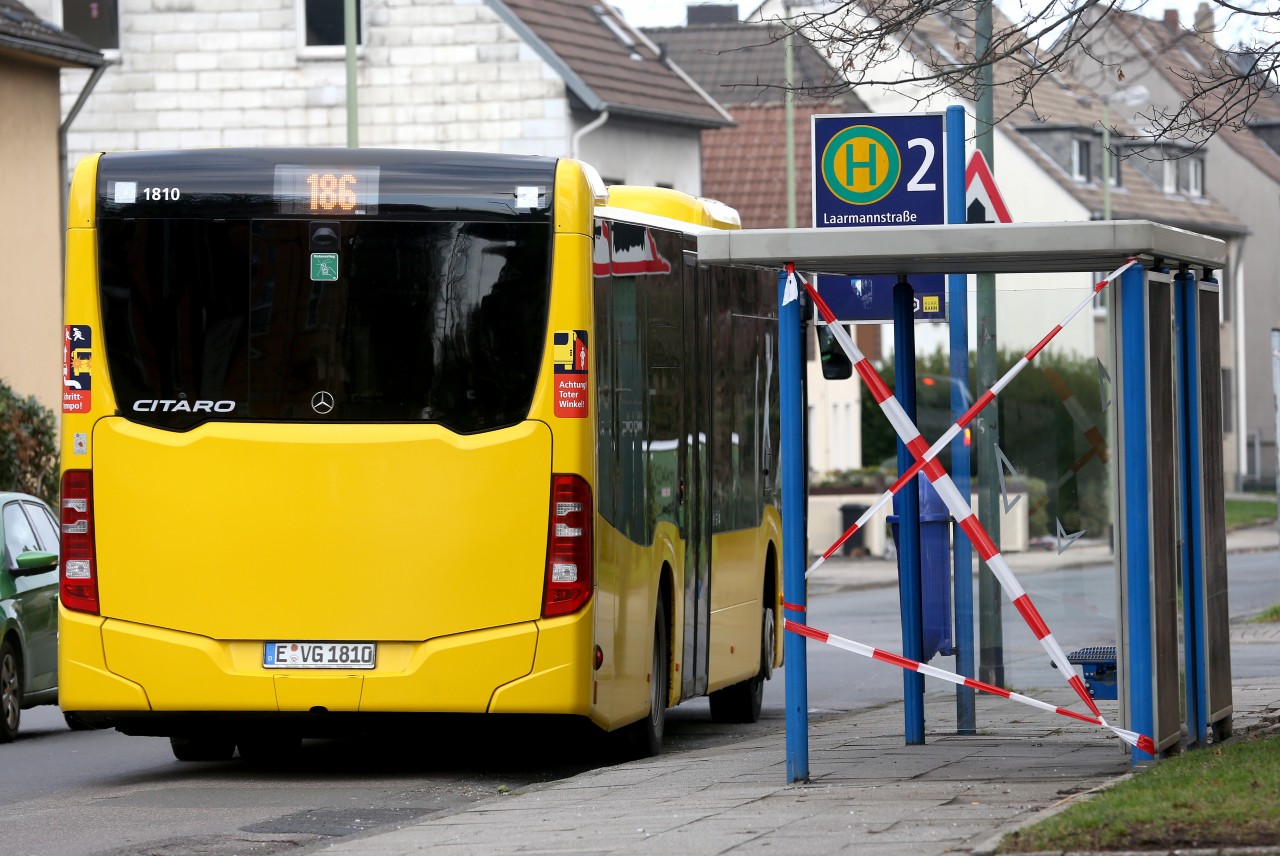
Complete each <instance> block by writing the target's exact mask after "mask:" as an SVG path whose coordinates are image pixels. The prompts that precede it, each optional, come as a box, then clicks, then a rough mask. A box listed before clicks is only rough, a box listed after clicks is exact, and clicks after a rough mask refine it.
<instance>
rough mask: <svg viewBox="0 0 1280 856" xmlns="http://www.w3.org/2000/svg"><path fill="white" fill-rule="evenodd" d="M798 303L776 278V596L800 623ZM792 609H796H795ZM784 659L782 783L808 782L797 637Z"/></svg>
mask: <svg viewBox="0 0 1280 856" xmlns="http://www.w3.org/2000/svg"><path fill="white" fill-rule="evenodd" d="M800 334H801V317H800V299H799V297H798V296H797V295H789V294H787V274H786V272H785V271H784V272H783V273H780V274H779V275H778V352H779V353H778V383H779V385H780V386H781V393H782V402H781V407H782V413H781V414H780V416H781V422H782V425H781V428H782V436H781V438H780V443H781V445H782V452H781V455H780V457H781V461H780V462H779V463H780V465H781V467H782V470H781V472H782V596H783V599H784V600H785V601H786V608H785V610H784V615H785V616H786V617H787V618H790V619H791V620H792V621H799V622H804V621H805V614H804V609H805V582H804V571H805V526H804V519H805V503H806V501H807V497H806V496H805V491H804V402H803V401H802V400H801V395H800V373H801V372H802V371H804V360H803V342H802V340H801V338H800ZM796 607H798V609H797V608H796ZM782 653H783V656H784V657H785V658H786V667H785V668H784V669H783V674H784V675H785V680H784V683H785V687H784V689H785V691H786V708H787V782H789V783H790V782H806V781H808V780H809V672H808V664H807V662H806V661H807V653H808V652H807V651H806V650H805V640H804V637H803V636H799V635H797V634H795V633H786V634H784V635H783V642H782Z"/></svg>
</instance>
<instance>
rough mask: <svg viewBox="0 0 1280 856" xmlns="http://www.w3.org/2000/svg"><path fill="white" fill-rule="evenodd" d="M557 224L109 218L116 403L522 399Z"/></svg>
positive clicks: (261, 412) (484, 413)
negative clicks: (552, 228) (552, 229)
mask: <svg viewBox="0 0 1280 856" xmlns="http://www.w3.org/2000/svg"><path fill="white" fill-rule="evenodd" d="M550 232H551V230H550V226H549V224H542V223H505V222H496V223H495V222H488V223H477V222H444V223H440V222H399V221H386V220H378V221H356V222H352V221H336V220H335V221H314V220H313V221H307V220H252V221H250V220H217V219H181V218H175V219H111V218H104V219H102V220H100V221H99V247H100V250H99V253H100V259H101V287H102V293H101V296H102V311H103V325H104V330H103V335H104V340H105V341H104V344H105V350H106V358H107V368H108V371H109V372H110V376H111V382H112V385H113V387H114V389H115V394H116V398H117V401H118V402H119V407H120V411H121V413H122V415H124V416H126V417H127V418H129V419H131V420H133V421H135V422H139V423H142V424H146V425H152V426H155V427H158V428H169V429H174V430H184V429H187V428H190V427H192V426H194V425H197V424H199V423H201V422H204V421H207V420H210V419H220V420H253V421H306V422H334V421H341V422H438V423H441V424H443V425H445V426H447V427H449V428H450V429H452V430H454V431H457V432H459V433H474V432H478V431H486V430H492V429H495V428H500V427H504V426H507V425H512V424H515V423H517V422H519V421H521V420H522V419H524V418H525V416H526V415H527V413H528V410H529V405H530V403H531V401H532V399H533V392H534V385H535V384H536V382H537V378H538V372H539V365H540V362H541V359H542V349H543V344H544V342H545V340H546V336H545V333H546V323H547V311H548V300H549V294H550V248H551V233H550Z"/></svg>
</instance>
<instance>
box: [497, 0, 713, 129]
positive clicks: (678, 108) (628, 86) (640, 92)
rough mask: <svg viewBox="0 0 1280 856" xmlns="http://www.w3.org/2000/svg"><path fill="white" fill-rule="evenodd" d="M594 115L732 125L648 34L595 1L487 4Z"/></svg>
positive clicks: (536, 0) (508, 0)
mask: <svg viewBox="0 0 1280 856" xmlns="http://www.w3.org/2000/svg"><path fill="white" fill-rule="evenodd" d="M488 2H489V4H490V6H491V7H492V8H493V9H494V10H495V11H497V12H498V14H499V16H501V17H502V18H503V19H504V20H505V21H506V22H507V23H508V24H510V25H511V26H512V27H513V28H515V29H516V31H517V32H518V33H519V34H520V35H521V37H522V38H524V39H525V40H526V41H527V42H528V43H529V44H530V46H531V47H532V48H533V49H534V50H535V51H537V52H538V53H539V54H541V56H542V58H543V59H544V60H545V61H546V62H548V63H549V64H550V65H551V66H552V67H553V68H555V69H556V70H557V71H558V72H560V74H561V76H562V77H564V79H565V83H566V85H567V86H568V88H569V91H570V92H571V93H573V95H574V96H575V97H576V98H578V99H579V100H580V101H581V102H582V104H583V105H584V106H585V107H586V108H587V109H589V110H596V111H600V110H608V111H609V112H610V113H612V114H618V115H631V116H638V117H643V118H650V119H652V118H658V119H662V120H665V121H669V122H678V123H681V124H686V125H692V126H694V127H700V128H716V127H723V126H725V125H730V124H732V120H731V119H730V118H729V116H728V114H727V113H725V112H724V111H723V110H722V109H721V108H720V106H719V105H718V104H717V103H716V102H715V101H714V100H713V99H712V98H711V97H709V96H707V95H706V94H705V93H703V92H701V91H699V88H698V87H697V86H696V85H694V84H693V82H692V81H691V80H689V79H688V78H686V77H684V76H682V74H681V72H680V70H679V69H678V68H677V67H673V65H671V64H669V63H667V62H665V61H664V60H663V58H662V57H661V56H659V54H658V51H657V49H656V46H654V45H653V44H652V43H651V42H650V41H649V40H648V39H647V38H645V36H643V35H642V34H641V33H639V32H638V31H637V30H635V29H634V28H633V27H632V26H631V25H630V24H628V23H627V22H626V20H625V19H623V18H622V16H621V15H619V14H617V13H615V12H614V11H613V9H612V7H610V6H609V5H608V4H607V3H600V2H598V0H488Z"/></svg>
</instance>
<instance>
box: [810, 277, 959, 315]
mask: <svg viewBox="0 0 1280 856" xmlns="http://www.w3.org/2000/svg"><path fill="white" fill-rule="evenodd" d="M816 279H817V288H818V294H819V295H821V296H822V299H823V300H824V301H826V304H827V306H828V307H830V309H831V311H832V312H833V313H834V314H835V316H836V317H837V318H839V319H840V320H841V321H851V322H857V321H892V320H893V287H894V286H895V285H897V284H898V277H897V276H894V275H892V274H885V275H882V276H845V275H841V276H837V275H835V274H829V273H823V274H818V276H817V277H816ZM907 282H909V283H910V284H911V288H912V290H913V291H915V299H916V312H915V317H916V320H917V321H945V320H947V298H946V292H947V277H946V274H941V273H922V274H916V275H914V276H911V277H908V279H907Z"/></svg>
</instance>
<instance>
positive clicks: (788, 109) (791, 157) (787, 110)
mask: <svg viewBox="0 0 1280 856" xmlns="http://www.w3.org/2000/svg"><path fill="white" fill-rule="evenodd" d="M786 8H787V15H788V18H787V32H786V35H785V37H784V41H783V48H784V49H783V55H784V57H785V59H784V61H783V64H784V74H785V75H786V78H787V81H786V86H785V87H784V89H783V94H782V103H783V106H784V110H783V115H784V116H785V117H786V121H787V228H788V229H794V228H795V227H796V96H795V93H794V92H792V91H791V80H792V77H793V76H794V75H795V66H794V62H795V60H794V59H793V58H792V48H793V45H794V44H795V42H794V40H793V37H792V34H791V18H790V14H791V6H790V5H789V4H788V5H787V7H786Z"/></svg>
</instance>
